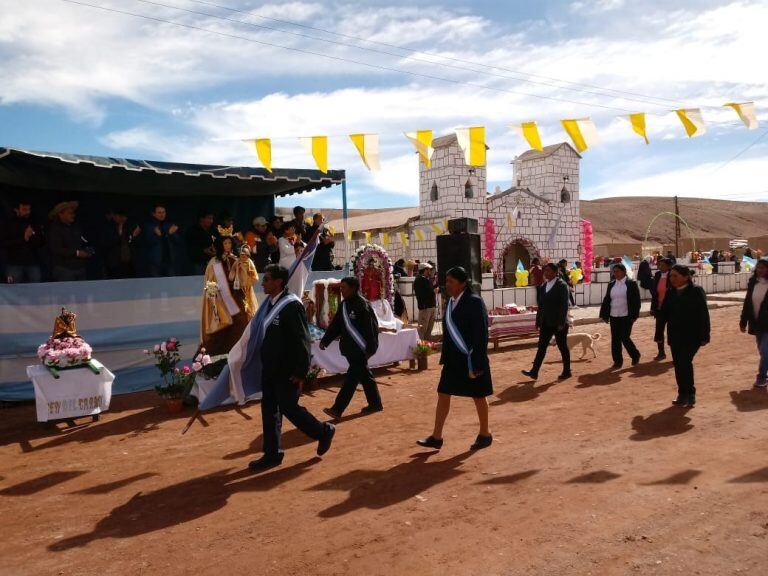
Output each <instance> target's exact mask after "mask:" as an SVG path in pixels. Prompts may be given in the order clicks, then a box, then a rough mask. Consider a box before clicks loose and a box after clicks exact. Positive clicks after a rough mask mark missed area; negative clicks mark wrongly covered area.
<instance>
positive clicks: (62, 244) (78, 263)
mask: <svg viewBox="0 0 768 576" xmlns="http://www.w3.org/2000/svg"><path fill="white" fill-rule="evenodd" d="M77 207H78V203H77V202H74V201H69V202H59V203H58V204H56V206H54V207H53V210H51V211H50V212H49V213H48V218H49V219H50V220H51V227H50V230H49V232H48V253H49V254H50V257H51V276H52V277H53V280H54V282H74V281H77V280H85V279H86V273H85V266H86V261H87V260H88V258H90V257H91V256H92V255H93V252H92V251H91V250H88V249H87V247H86V241H85V239H84V238H83V233H82V231H81V230H80V227H79V226H78V225H77V224H75V213H76V212H77Z"/></svg>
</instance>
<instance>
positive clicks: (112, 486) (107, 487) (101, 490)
mask: <svg viewBox="0 0 768 576" xmlns="http://www.w3.org/2000/svg"><path fill="white" fill-rule="evenodd" d="M154 476H158V474H157V472H142V473H141V474H136V475H135V476H129V477H128V478H123V479H122V480H115V481H114V482H107V483H105V484H97V485H96V486H91V487H90V488H83V489H82V490H77V491H76V492H72V494H109V493H110V492H113V491H114V490H118V489H120V488H123V487H125V486H129V485H131V484H133V483H134V482H138V481H140V480H146V479H147V478H153V477H154Z"/></svg>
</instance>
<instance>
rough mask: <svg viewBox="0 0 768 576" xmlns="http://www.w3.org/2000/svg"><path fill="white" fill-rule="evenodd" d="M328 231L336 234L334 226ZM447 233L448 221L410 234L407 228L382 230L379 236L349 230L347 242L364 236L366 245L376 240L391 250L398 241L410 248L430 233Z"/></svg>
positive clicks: (362, 231) (367, 232)
mask: <svg viewBox="0 0 768 576" xmlns="http://www.w3.org/2000/svg"><path fill="white" fill-rule="evenodd" d="M328 230H329V231H330V233H331V234H334V235H335V234H336V229H335V228H334V226H332V225H331V226H329V227H328ZM447 231H448V221H447V220H445V221H443V222H435V223H432V224H425V225H424V226H418V227H415V228H410V232H409V231H408V230H406V229H405V228H403V229H401V230H397V229H395V230H387V231H384V230H382V231H380V232H379V233H377V234H374V233H373V232H371V231H369V230H347V234H346V236H347V240H348V241H349V242H352V240H353V239H354V235H355V234H362V235H363V238H365V243H366V244H371V243H372V242H373V241H374V240H375V241H376V243H377V244H380V245H381V246H383V247H384V248H389V247H391V246H392V245H393V243H394V242H396V241H398V240H399V241H400V244H401V245H402V246H408V245H410V243H411V241H413V240H415V241H419V242H423V241H424V240H426V239H427V235H428V234H429V233H430V232H432V233H433V234H434V235H435V236H438V235H440V234H445V233H446V232H447Z"/></svg>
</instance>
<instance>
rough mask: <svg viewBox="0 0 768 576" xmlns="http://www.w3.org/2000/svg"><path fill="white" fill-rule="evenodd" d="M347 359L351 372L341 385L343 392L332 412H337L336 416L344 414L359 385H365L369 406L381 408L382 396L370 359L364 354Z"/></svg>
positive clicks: (337, 397) (364, 389)
mask: <svg viewBox="0 0 768 576" xmlns="http://www.w3.org/2000/svg"><path fill="white" fill-rule="evenodd" d="M345 358H346V359H347V362H349V370H347V374H346V376H344V383H343V384H342V385H341V390H339V394H338V395H337V396H336V401H335V402H334V403H333V407H332V408H331V410H333V411H334V412H336V414H343V413H344V410H346V409H347V406H349V403H350V401H351V400H352V396H354V394H355V390H356V389H357V385H358V384H362V385H363V392H365V399H366V400H367V401H368V406H372V407H374V408H380V407H381V395H380V394H379V387H378V386H377V385H376V380H374V378H373V374H372V373H371V370H370V369H369V368H368V358H366V357H365V355H364V354H363V353H362V352H361V353H359V354H350V355H348V356H345Z"/></svg>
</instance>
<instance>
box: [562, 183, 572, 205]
mask: <svg viewBox="0 0 768 576" xmlns="http://www.w3.org/2000/svg"><path fill="white" fill-rule="evenodd" d="M570 201H571V193H570V192H568V188H566V187H565V186H563V189H562V190H561V191H560V202H563V203H566V202H570Z"/></svg>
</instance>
